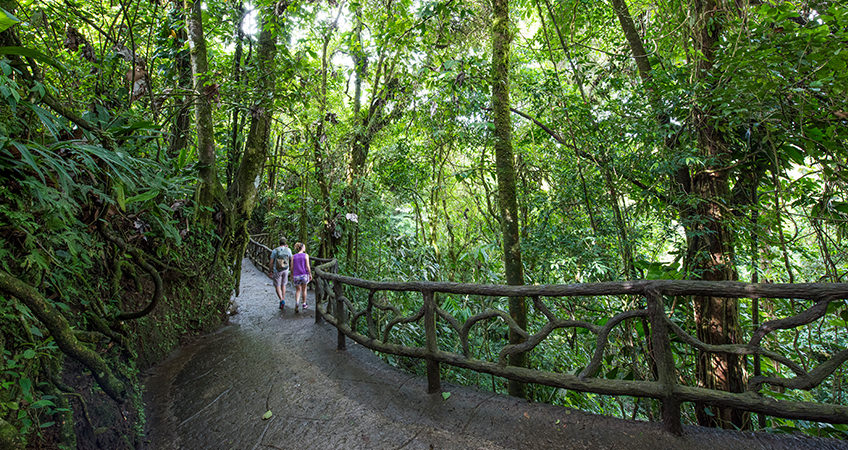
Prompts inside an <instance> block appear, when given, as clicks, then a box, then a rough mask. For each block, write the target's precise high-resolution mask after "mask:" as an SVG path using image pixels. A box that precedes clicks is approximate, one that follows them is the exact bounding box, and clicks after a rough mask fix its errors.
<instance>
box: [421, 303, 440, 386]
mask: <svg viewBox="0 0 848 450" xmlns="http://www.w3.org/2000/svg"><path fill="white" fill-rule="evenodd" d="M423 294H424V334H425V337H426V339H427V354H428V355H429V357H428V358H427V393H428V394H433V393H436V392H439V391H441V390H442V382H441V379H440V375H439V361H436V359H435V356H436V352H438V351H439V341H438V336H436V297H435V295H433V291H423Z"/></svg>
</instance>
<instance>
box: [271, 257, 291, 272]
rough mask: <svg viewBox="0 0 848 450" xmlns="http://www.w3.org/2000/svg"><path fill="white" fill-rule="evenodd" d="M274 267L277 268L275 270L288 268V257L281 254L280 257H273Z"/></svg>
mask: <svg viewBox="0 0 848 450" xmlns="http://www.w3.org/2000/svg"><path fill="white" fill-rule="evenodd" d="M274 267H276V268H277V272H280V271H282V270H289V258H288V257H286V256H283V257H282V258H274Z"/></svg>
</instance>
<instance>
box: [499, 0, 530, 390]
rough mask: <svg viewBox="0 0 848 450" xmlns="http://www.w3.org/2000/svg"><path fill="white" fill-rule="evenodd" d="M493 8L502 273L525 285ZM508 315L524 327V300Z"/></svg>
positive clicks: (515, 339) (503, 15)
mask: <svg viewBox="0 0 848 450" xmlns="http://www.w3.org/2000/svg"><path fill="white" fill-rule="evenodd" d="M492 7H493V12H494V16H493V18H492V73H491V77H492V114H493V116H494V123H495V128H494V131H493V135H494V144H495V163H496V165H497V178H498V207H499V211H500V222H501V238H502V239H503V242H502V245H503V259H504V271H505V275H506V282H507V284H511V285H521V284H524V268H523V267H522V265H521V240H520V237H519V234H518V202H517V200H516V196H515V158H514V155H513V149H512V119H511V117H510V114H511V113H510V106H509V45H510V41H511V40H512V37H511V30H510V22H509V1H508V0H493V1H492ZM509 314H510V316H512V318H513V319H514V320H515V322H516V323H517V324H518V326H520V327H521V328H526V327H527V305H526V303H525V300H524V297H510V299H509ZM521 340H522V338H521V336H520V335H519V334H518V333H516V332H514V331H513V330H511V329H510V332H509V342H510V343H511V344H517V343H520V342H521ZM509 363H510V365H513V366H519V367H524V366H526V365H527V356H526V354H524V353H516V354H513V355H510V358H509ZM509 393H510V395H514V396H517V397H524V396H525V386H524V384H523V383H520V382H517V381H512V380H511V381H510V383H509Z"/></svg>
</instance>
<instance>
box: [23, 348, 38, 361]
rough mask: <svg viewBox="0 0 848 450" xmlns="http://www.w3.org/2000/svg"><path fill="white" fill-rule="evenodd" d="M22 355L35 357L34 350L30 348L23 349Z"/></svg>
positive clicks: (28, 357) (29, 357) (30, 357)
mask: <svg viewBox="0 0 848 450" xmlns="http://www.w3.org/2000/svg"><path fill="white" fill-rule="evenodd" d="M23 356H24V358H25V359H32V358H35V350H33V349H31V348H28V349H26V350H25V351H24V355H23Z"/></svg>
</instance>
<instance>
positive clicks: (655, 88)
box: [0, 0, 848, 448]
mask: <svg viewBox="0 0 848 450" xmlns="http://www.w3.org/2000/svg"><path fill="white" fill-rule="evenodd" d="M0 7H1V8H2V9H0V256H2V258H0V261H2V262H1V263H0V264H2V266H0V298H2V304H0V324H2V325H0V326H2V328H0V329H2V333H1V334H0V337H2V339H0V349H2V351H3V357H2V360H0V364H2V365H3V368H2V375H0V442H1V443H2V444H0V446H4V447H6V446H9V447H12V446H23V445H29V446H32V447H38V446H41V445H53V444H58V445H61V446H65V447H68V448H73V447H74V446H75V445H76V444H77V443H79V442H83V441H84V442H98V443H100V445H113V446H127V447H132V446H135V445H136V444H137V443H138V440H139V439H140V436H141V434H140V433H141V428H140V427H141V424H143V412H142V409H141V405H140V400H139V399H140V392H139V388H138V377H139V375H138V370H139V368H140V367H142V368H143V367H147V366H149V365H150V364H152V363H153V362H155V361H156V360H158V359H159V358H161V357H162V355H163V354H165V352H167V351H168V350H170V349H171V348H172V347H173V346H174V345H176V344H177V342H178V340H179V338H180V336H182V335H186V334H193V333H197V332H201V331H204V330H207V329H209V328H210V327H214V326H216V325H217V324H219V323H221V321H222V320H223V317H224V315H225V310H226V307H227V304H228V302H229V299H230V292H231V291H232V290H233V289H235V292H238V284H239V279H238V274H239V273H240V265H241V260H242V259H241V256H242V255H243V253H244V248H245V245H246V243H247V236H248V232H249V231H250V232H265V233H270V234H271V235H272V236H281V235H282V236H286V237H288V238H289V240H290V241H291V242H294V241H303V242H306V243H307V244H308V247H309V248H310V252H311V253H312V254H313V255H314V256H324V257H336V258H339V260H340V261H341V265H342V266H341V271H342V272H343V273H345V274H348V275H354V276H359V277H362V278H373V279H394V280H407V279H424V280H444V281H457V282H471V283H506V284H543V283H575V282H581V283H582V282H598V281H609V280H624V279H645V278H647V279H658V278H670V279H701V280H743V281H751V282H788V283H794V282H823V283H830V282H845V281H846V278H848V251H846V237H848V236H846V231H848V193H846V192H848V191H847V190H846V187H848V127H846V125H848V51H846V49H848V47H846V44H848V5H846V4H845V3H844V2H839V1H829V0H822V1H776V0H766V1H753V0H737V1H729V0H672V1H665V2H660V1H641V0H632V1H625V0H609V1H604V2H595V1H584V0H561V1H558V2H551V1H550V0H531V1H528V0H513V1H511V2H510V1H508V0H492V1H491V2H489V1H487V0H465V1H456V0H446V1H428V0H422V1H411V0H350V1H346V0H328V1H321V0H309V1H288V0H282V1H279V2H269V1H265V0H254V1H253V2H248V1H242V0H228V1H208V2H205V3H204V2H200V1H192V0H184V1H167V0H154V1H133V0H95V1H77V0H64V1H59V0H18V1H13V0H0ZM399 300H402V299H399ZM474 301H475V299H472V298H460V297H450V298H446V299H444V300H443V303H442V307H443V308H445V309H448V310H450V311H451V312H452V313H454V314H456V315H457V316H458V317H462V316H463V315H464V316H465V317H467V315H468V314H470V311H471V310H472V307H471V305H470V302H474ZM633 301H637V300H633ZM669 302H670V304H669V307H670V309H671V310H673V311H674V314H673V320H675V321H676V322H677V323H679V324H680V325H681V326H682V327H685V328H686V329H687V330H689V331H690V332H691V333H692V334H693V335H697V337H698V338H699V339H700V340H702V341H703V342H706V343H709V344H725V343H739V342H742V341H743V340H746V339H747V338H746V336H750V333H751V330H752V327H754V326H755V325H756V324H758V323H761V322H762V321H764V320H768V319H772V318H778V317H785V316H788V315H792V314H794V313H798V312H800V311H801V310H803V309H804V308H805V306H804V305H802V304H799V302H795V301H792V300H780V299H777V300H773V301H768V302H766V301H764V300H761V301H756V300H739V301H736V300H729V299H717V298H709V297H695V298H686V299H669ZM672 302H673V304H672ZM621 303H622V301H621V299H617V298H601V299H586V300H585V301H584V302H583V303H582V304H580V305H575V304H564V303H563V304H559V305H557V311H558V313H560V314H564V315H572V316H573V315H574V314H575V313H577V312H579V314H582V316H581V317H583V318H584V319H585V318H590V319H591V320H593V321H598V323H603V321H604V320H605V318H608V317H610V316H612V315H613V314H615V313H616V312H618V311H620V310H622V308H624V307H625V306H627V305H623V304H621ZM761 303H762V304H761ZM492 306H498V307H501V308H503V309H507V308H508V309H509V310H510V313H511V314H512V315H513V317H515V318H516V319H517V320H519V321H521V320H523V321H525V322H519V323H527V326H529V327H533V326H534V322H533V320H534V319H533V317H532V315H530V316H529V317H528V314H527V305H526V304H525V302H524V300H523V299H520V298H519V299H503V304H498V305H492ZM833 306H836V308H835V309H832V311H830V312H831V313H832V314H829V315H828V316H827V318H826V319H822V320H820V321H817V322H814V323H812V324H810V326H809V327H807V328H803V329H798V330H794V331H792V332H789V333H784V334H781V335H780V337H779V338H778V340H777V341H776V342H775V343H774V344H773V345H775V346H778V347H780V348H781V349H788V350H790V351H791V352H792V353H793V354H794V355H795V356H794V359H795V360H796V362H798V363H799V364H801V365H803V366H804V367H807V366H808V365H810V364H812V363H814V362H815V361H818V360H822V358H827V357H828V356H829V355H832V354H833V353H835V352H837V351H839V350H841V349H844V348H845V347H846V344H848V337H846V336H848V334H846V328H848V307H846V305H844V304H843V303H840V304H834V305H832V307H833ZM473 309H475V310H476V309H478V308H477V307H475V308H473ZM578 309H579V311H577V310H578ZM491 331H492V333H491V334H489V333H486V334H485V335H483V336H479V337H478V339H479V340H480V342H479V344H480V346H481V348H484V349H489V351H495V353H496V350H491V348H492V347H499V346H502V345H504V343H505V342H508V341H513V342H515V340H516V339H518V338H519V337H518V336H515V335H510V336H506V334H508V333H506V332H505V329H497V328H496V327H494V326H493V328H492V330H491ZM645 332H646V330H645V329H644V327H642V326H641V325H640V324H638V323H635V322H634V323H633V324H630V325H629V326H628V333H631V336H629V338H624V339H622V340H620V342H623V344H621V345H622V347H621V348H620V349H618V350H620V352H619V353H618V354H617V355H615V356H614V357H610V358H609V359H608V361H607V364H606V371H605V375H604V376H607V377H611V378H629V379H647V378H650V377H651V376H652V375H651V374H650V373H647V372H646V371H644V370H642V369H640V368H639V367H637V366H636V365H634V364H631V362H632V359H633V358H635V356H633V355H636V354H639V353H644V352H645V348H644V336H645ZM557 339H558V341H556V342H558V343H559V344H558V345H554V344H548V345H547V346H546V347H545V350H544V351H545V352H547V353H548V354H549V355H554V356H555V358H553V360H555V361H556V366H555V367H546V369H547V370H554V371H561V372H577V371H579V370H580V367H582V366H584V365H585V364H586V362H587V361H588V358H589V357H590V356H591V355H590V353H591V349H590V348H587V347H585V346H583V345H578V344H576V343H575V342H576V341H575V339H576V336H571V335H569V334H568V333H563V334H562V335H561V336H558V337H557ZM631 357H633V358H631ZM541 359H542V358H538V357H537V356H536V355H534V354H530V355H515V358H513V359H511V360H510V363H511V364H514V365H528V364H529V365H531V366H538V365H539V364H540V362H539V361H540V360H541ZM545 361H551V359H545ZM396 362H398V363H399V364H402V365H406V364H407V362H405V361H403V360H398V361H396ZM546 364H547V363H546ZM412 368H413V369H415V368H414V367H412ZM678 369H679V372H680V374H679V376H680V377H681V378H682V379H685V380H688V381H689V384H691V385H699V386H703V387H710V388H716V389H722V390H730V391H739V390H741V389H742V386H744V383H745V380H746V379H747V377H749V376H750V375H751V374H754V373H757V374H759V373H763V374H771V375H774V376H779V375H786V374H785V373H784V372H785V371H786V369H785V368H782V367H780V366H778V365H777V364H771V362H769V361H767V360H765V359H763V361H760V360H759V359H754V358H742V357H738V356H733V355H723V354H713V355H711V356H710V357H709V358H708V357H707V356H706V355H703V354H701V355H699V354H697V353H696V352H694V351H692V350H691V349H690V352H689V354H688V355H687V358H685V359H684V360H683V361H678ZM446 370H447V369H446ZM448 376H449V377H452V378H453V379H454V380H458V381H463V382H467V383H478V384H480V385H482V386H484V387H487V388H491V389H494V390H496V391H498V392H509V393H511V394H513V395H522V396H527V397H528V398H531V399H534V400H539V401H550V402H553V403H557V404H562V405H567V406H573V407H578V408H581V409H584V410H588V411H593V412H600V413H606V414H616V415H619V416H622V417H627V418H639V419H655V418H656V414H657V405H655V404H653V403H652V402H651V401H648V400H638V401H637V400H633V399H617V398H606V397H603V396H594V395H583V394H579V393H576V392H562V391H558V390H551V389H550V388H545V387H539V386H529V387H525V386H522V385H520V384H515V383H507V382H506V381H505V380H496V379H490V378H488V377H487V376H483V375H479V374H473V373H466V372H464V371H462V370H452V371H450V373H449V374H448ZM845 378H846V373H845V369H844V368H840V369H838V370H837V371H836V372H835V373H834V374H833V375H832V376H831V377H829V378H828V379H827V380H826V382H825V383H824V384H823V385H822V386H821V387H820V388H818V389H816V390H814V391H811V392H802V393H797V392H782V391H780V390H772V391H769V392H768V393H767V395H773V396H775V397H780V396H788V397H791V398H798V399H803V400H807V401H821V402H829V403H838V404H846V402H848V399H846V386H845V381H846V380H845ZM686 415H687V419H688V420H689V421H690V422H692V423H700V424H703V425H711V426H723V427H745V428H749V427H754V428H762V427H767V428H769V429H772V430H781V429H782V430H793V431H797V430H802V431H807V432H810V433H823V434H827V435H830V436H842V437H844V436H845V433H846V432H848V428H845V427H843V426H830V425H827V426H825V425H820V424H816V423H809V422H804V421H789V420H783V419H774V418H768V419H766V418H765V417H761V418H759V419H760V420H758V421H754V422H756V423H752V418H751V417H749V416H748V415H747V414H740V413H739V411H735V410H730V409H728V410H724V409H718V408H711V407H709V405H695V406H692V407H690V409H689V410H687V412H686ZM110 418H111V419H112V420H114V421H116V422H121V423H126V424H128V425H125V426H126V427H129V428H128V429H125V430H120V429H113V430H110V431H107V427H110V426H111V425H112V423H110V422H108V421H109V420H110ZM118 419H122V420H118ZM124 419H128V420H124ZM99 421H100V422H99ZM132 427H135V428H134V430H133V429H132ZM123 434H127V435H128V436H129V437H128V438H126V439H123V438H121V436H122V435H123ZM122 439H123V441H122Z"/></svg>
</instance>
